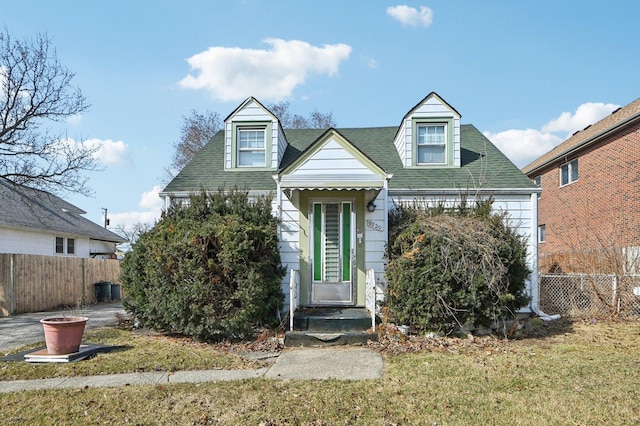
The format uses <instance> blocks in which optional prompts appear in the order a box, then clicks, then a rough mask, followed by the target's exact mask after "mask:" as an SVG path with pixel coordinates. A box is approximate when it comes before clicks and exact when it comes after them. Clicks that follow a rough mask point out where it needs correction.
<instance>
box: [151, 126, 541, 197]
mask: <svg viewBox="0 0 640 426" xmlns="http://www.w3.org/2000/svg"><path fill="white" fill-rule="evenodd" d="M336 130H337V131H338V132H340V133H341V134H342V135H343V136H344V137H345V138H346V139H347V140H349V142H351V143H352V144H353V145H354V146H356V147H357V148H358V149H359V150H360V151H362V152H363V153H364V154H365V155H367V156H368V157H369V158H370V159H371V160H373V161H374V162H375V163H376V164H378V165H379V166H380V167H382V168H383V169H384V170H385V171H386V172H387V173H392V174H393V177H392V178H391V180H390V181H389V188H390V189H391V190H393V189H460V188H462V189H465V188H479V187H482V188H491V189H497V188H504V189H515V188H518V189H536V186H535V185H534V184H533V183H532V182H531V180H530V179H529V178H527V176H525V175H524V174H523V173H522V172H521V171H520V170H519V169H518V168H517V167H516V166H515V165H514V164H513V163H512V162H511V161H510V160H509V159H507V157H505V155H504V154H502V152H500V150H498V149H497V148H496V147H495V146H494V145H493V144H492V143H491V142H490V141H489V140H488V139H487V138H486V137H485V136H484V135H483V134H482V133H480V132H479V131H478V129H476V128H475V127H474V126H473V125H470V124H467V125H462V126H461V127H460V143H461V151H462V152H461V167H459V168H426V167H420V168H417V167H413V168H404V167H403V166H402V162H401V160H400V157H399V155H398V152H397V151H396V148H395V146H394V145H393V139H394V137H395V135H396V132H397V130H398V128H397V127H373V128H338V129H336ZM325 131H326V129H288V130H285V131H284V133H285V135H286V138H287V141H288V142H289V146H288V148H287V151H286V152H285V155H284V158H283V159H282V162H281V164H280V167H281V169H282V168H284V167H286V166H287V165H288V164H290V163H291V162H292V161H294V160H295V159H296V158H297V157H298V156H299V155H300V154H301V153H302V152H303V151H304V150H305V149H306V148H307V147H309V146H310V145H311V144H312V143H313V142H314V141H315V140H316V139H317V138H319V137H320V136H321V135H322V134H323V133H324V132H325ZM223 133H224V132H222V131H220V132H218V133H216V134H215V135H214V136H213V138H212V139H211V141H209V143H208V144H207V145H205V147H204V148H202V150H201V151H200V152H199V153H198V154H197V155H196V156H195V157H194V159H193V160H192V161H191V162H190V163H189V164H187V165H186V166H185V168H184V169H183V170H182V171H181V172H180V173H179V174H178V175H177V176H176V177H175V178H174V179H173V180H172V181H171V182H170V183H169V185H168V186H167V187H166V188H165V189H164V191H163V192H194V191H199V190H200V189H201V188H205V189H209V190H213V189H218V188H219V187H222V186H224V187H227V188H229V187H233V186H238V187H240V188H248V189H253V190H275V189H276V184H275V181H274V180H273V178H272V176H273V175H274V174H275V173H276V171H275V170H247V169H243V170H227V171H225V170H224V152H223V151H224V140H223ZM478 182H481V183H480V184H478Z"/></svg>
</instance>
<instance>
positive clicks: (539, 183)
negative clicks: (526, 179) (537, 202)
mask: <svg viewBox="0 0 640 426" xmlns="http://www.w3.org/2000/svg"><path fill="white" fill-rule="evenodd" d="M533 182H534V183H535V184H536V186H537V187H538V188H540V186H541V184H542V178H541V176H540V175H538V176H536V177H535V178H533ZM541 195H542V192H538V198H540V196H541Z"/></svg>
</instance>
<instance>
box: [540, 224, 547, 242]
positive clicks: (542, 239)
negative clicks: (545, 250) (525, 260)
mask: <svg viewBox="0 0 640 426" xmlns="http://www.w3.org/2000/svg"><path fill="white" fill-rule="evenodd" d="M546 239H547V227H546V226H545V225H540V226H538V242H539V243H544V242H545V241H546Z"/></svg>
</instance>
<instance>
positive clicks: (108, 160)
mask: <svg viewBox="0 0 640 426" xmlns="http://www.w3.org/2000/svg"><path fill="white" fill-rule="evenodd" d="M57 143H58V144H60V148H61V150H68V149H72V150H74V149H79V148H81V147H83V148H86V149H91V150H94V151H95V152H94V153H93V158H95V159H97V160H98V161H99V162H100V163H102V164H104V165H108V166H131V165H132V164H133V160H132V158H131V153H130V151H129V146H128V145H127V144H126V143H124V142H122V141H115V142H114V141H112V140H111V139H104V140H103V139H87V140H85V141H82V142H79V141H76V140H75V139H72V138H67V139H64V140H61V141H58V142H57Z"/></svg>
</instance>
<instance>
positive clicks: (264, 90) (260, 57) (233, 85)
mask: <svg viewBox="0 0 640 426" xmlns="http://www.w3.org/2000/svg"><path fill="white" fill-rule="evenodd" d="M264 43H265V44H267V45H269V46H271V48H270V49H268V50H259V49H242V48H239V47H210V48H209V49H207V50H206V51H204V52H201V53H198V54H196V55H193V56H192V57H190V58H188V59H187V62H188V63H189V66H190V67H191V70H192V73H191V74H189V75H187V76H186V77H184V78H183V79H182V80H180V82H179V85H180V86H181V87H184V88H189V89H204V90H208V91H209V92H210V93H211V96H212V97H214V98H216V99H220V100H222V101H239V100H243V99H245V98H246V97H248V96H255V97H257V98H260V99H265V100H275V101H278V100H282V99H284V98H286V97H289V96H291V94H292V93H293V90H294V89H295V88H296V87H297V86H299V85H301V84H303V83H305V81H306V79H307V77H308V76H309V74H312V73H316V74H325V75H328V76H330V77H331V76H334V75H336V74H337V73H338V67H339V65H340V63H341V62H342V61H345V60H347V59H348V58H349V55H350V54H351V46H348V45H346V44H330V45H327V44H326V45H323V46H322V47H317V46H312V45H310V44H309V43H306V42H304V41H299V40H290V41H286V40H281V39H276V38H269V39H266V40H264Z"/></svg>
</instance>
